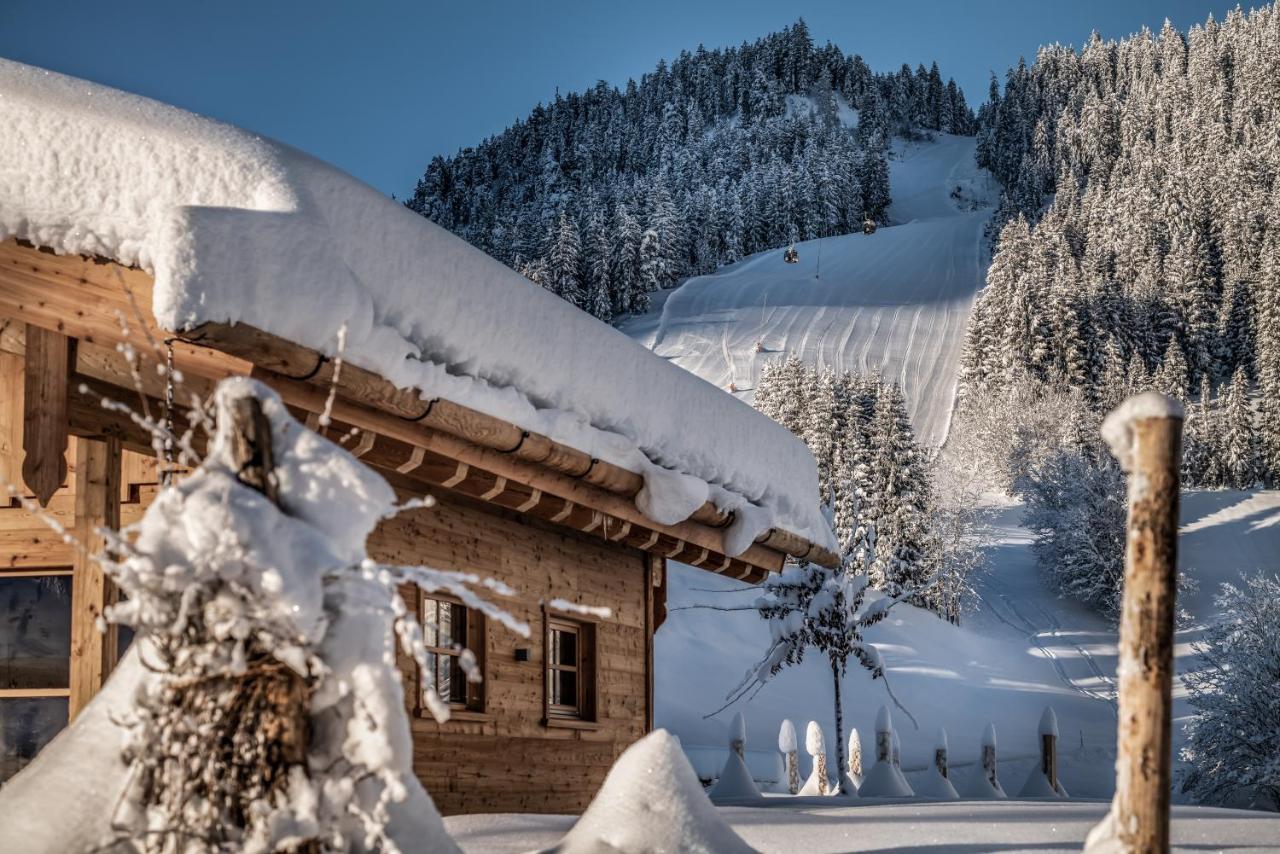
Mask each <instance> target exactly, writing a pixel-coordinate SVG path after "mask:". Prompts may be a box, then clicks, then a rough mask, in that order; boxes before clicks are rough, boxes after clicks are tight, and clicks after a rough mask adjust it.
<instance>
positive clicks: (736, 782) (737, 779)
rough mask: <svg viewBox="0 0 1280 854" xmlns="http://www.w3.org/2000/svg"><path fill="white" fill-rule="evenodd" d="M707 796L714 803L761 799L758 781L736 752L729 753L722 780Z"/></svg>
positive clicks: (718, 781)
mask: <svg viewBox="0 0 1280 854" xmlns="http://www.w3.org/2000/svg"><path fill="white" fill-rule="evenodd" d="M707 795H708V796H709V797H710V798H711V800H713V801H737V800H743V799H746V798H758V797H761V795H760V789H759V788H758V787H757V786H756V781H755V780H753V779H752V778H751V771H749V770H748V769H747V763H746V762H745V761H743V758H742V757H741V756H739V755H738V754H737V753H735V752H734V751H732V750H730V751H729V756H728V758H727V759H725V762H724V769H723V770H722V771H721V772H720V779H719V780H717V781H716V784H715V785H714V786H712V787H711V791H710V792H708V793H707Z"/></svg>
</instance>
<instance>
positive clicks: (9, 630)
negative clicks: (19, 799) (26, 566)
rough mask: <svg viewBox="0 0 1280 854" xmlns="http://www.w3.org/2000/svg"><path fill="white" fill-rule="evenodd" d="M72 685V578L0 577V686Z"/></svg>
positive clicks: (55, 686)
mask: <svg viewBox="0 0 1280 854" xmlns="http://www.w3.org/2000/svg"><path fill="white" fill-rule="evenodd" d="M70 684H71V576H69V575H30V576H22V575H17V576H5V577H0V688H67V687H68V686H70Z"/></svg>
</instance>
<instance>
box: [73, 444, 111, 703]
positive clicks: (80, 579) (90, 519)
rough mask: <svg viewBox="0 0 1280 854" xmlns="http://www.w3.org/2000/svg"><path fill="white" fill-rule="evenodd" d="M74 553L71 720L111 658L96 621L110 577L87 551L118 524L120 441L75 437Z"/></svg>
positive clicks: (100, 547)
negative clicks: (76, 438)
mask: <svg viewBox="0 0 1280 854" xmlns="http://www.w3.org/2000/svg"><path fill="white" fill-rule="evenodd" d="M75 501H76V521H75V537H76V539H77V540H78V541H79V542H80V545H81V549H79V550H77V551H76V552H75V563H74V564H73V566H74V574H73V579H72V583H71V602H72V605H71V699H70V704H69V706H68V716H69V719H70V720H74V719H75V717H76V715H77V714H79V713H80V710H81V709H83V708H84V707H85V705H87V704H88V702H89V700H90V699H92V698H93V695H94V694H96V693H98V690H99V689H100V688H102V683H103V680H105V679H106V676H107V673H108V672H110V669H111V663H112V661H113V659H114V658H115V650H114V649H113V648H112V647H113V644H112V643H111V639H112V638H113V637H114V634H113V633H111V632H102V631H100V630H99V628H98V620H99V619H100V618H101V617H102V615H103V611H104V610H105V609H106V607H107V606H108V605H110V604H112V600H113V597H114V591H113V589H112V585H111V581H110V579H108V578H107V575H106V573H105V572H103V570H102V567H101V566H100V565H99V564H98V562H97V561H95V560H92V559H91V558H90V555H100V554H103V553H105V552H106V549H107V542H106V539H105V538H104V537H103V536H102V534H101V533H100V531H101V530H103V529H107V530H113V531H114V530H118V529H119V527H120V440H119V439H115V438H108V439H106V440H104V441H94V440H92V439H81V440H79V441H77V442H76V498H75Z"/></svg>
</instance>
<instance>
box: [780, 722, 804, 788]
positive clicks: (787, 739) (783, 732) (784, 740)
mask: <svg viewBox="0 0 1280 854" xmlns="http://www.w3.org/2000/svg"><path fill="white" fill-rule="evenodd" d="M778 752H779V753H781V754H782V761H783V764H784V765H785V766H786V773H787V794H789V795H794V794H795V793H796V792H798V791H800V756H799V750H798V747H797V742H796V725H795V724H793V723H792V722H791V721H790V720H789V719H786V718H784V719H783V721H782V724H781V726H779V727H778Z"/></svg>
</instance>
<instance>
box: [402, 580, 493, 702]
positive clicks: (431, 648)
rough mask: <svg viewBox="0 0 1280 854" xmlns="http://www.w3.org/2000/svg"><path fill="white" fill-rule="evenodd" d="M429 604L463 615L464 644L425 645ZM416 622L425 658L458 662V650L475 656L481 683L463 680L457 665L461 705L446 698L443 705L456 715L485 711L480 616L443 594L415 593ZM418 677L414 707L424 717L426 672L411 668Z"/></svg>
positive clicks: (484, 632) (483, 639)
mask: <svg viewBox="0 0 1280 854" xmlns="http://www.w3.org/2000/svg"><path fill="white" fill-rule="evenodd" d="M429 603H440V604H447V605H449V606H451V607H456V608H459V609H461V612H462V614H463V620H464V622H463V634H464V636H465V643H463V644H461V645H460V646H459V647H457V648H449V647H442V646H438V645H431V644H428V643H427V638H426V627H427V620H426V613H427V607H428V604H429ZM417 611H418V622H419V624H420V625H421V626H422V627H423V638H422V643H423V647H424V648H425V650H426V654H428V655H437V656H447V657H449V658H451V659H458V658H460V657H461V655H462V650H463V649H464V648H465V649H469V650H471V653H472V655H474V656H475V657H476V666H477V667H479V668H480V675H481V678H482V680H483V681H480V682H472V681H470V680H469V679H467V678H466V675H465V673H464V672H463V671H462V669H461V666H459V669H458V672H459V673H462V679H463V685H464V687H465V690H464V699H463V700H462V701H461V702H458V701H454V700H453V699H452V698H450V699H449V700H448V701H447V702H448V705H449V708H450V709H451V710H452V712H453V713H455V714H460V715H463V716H465V715H483V714H484V713H485V711H486V705H485V704H486V700H487V697H486V691H485V683H486V682H487V681H488V676H489V674H488V671H487V670H486V669H485V658H486V656H485V647H486V646H487V643H488V633H487V626H486V625H485V618H484V614H482V613H480V612H479V611H477V610H475V609H474V608H468V607H466V605H464V604H463V602H462V600H461V599H459V598H457V597H456V596H449V595H447V594H443V593H425V592H423V591H419V592H418V609H417ZM414 669H415V670H416V671H417V675H418V691H417V697H416V702H415V706H416V709H417V711H418V713H419V714H428V712H427V711H426V709H425V706H424V705H423V696H424V694H425V693H426V688H427V681H426V680H427V679H428V675H427V673H426V672H425V671H424V670H423V669H422V668H419V667H415V668H414Z"/></svg>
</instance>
